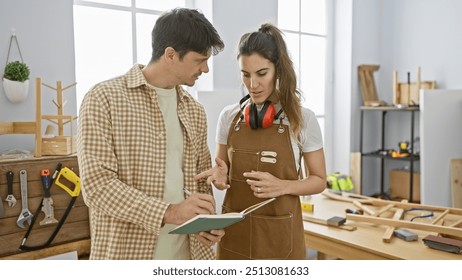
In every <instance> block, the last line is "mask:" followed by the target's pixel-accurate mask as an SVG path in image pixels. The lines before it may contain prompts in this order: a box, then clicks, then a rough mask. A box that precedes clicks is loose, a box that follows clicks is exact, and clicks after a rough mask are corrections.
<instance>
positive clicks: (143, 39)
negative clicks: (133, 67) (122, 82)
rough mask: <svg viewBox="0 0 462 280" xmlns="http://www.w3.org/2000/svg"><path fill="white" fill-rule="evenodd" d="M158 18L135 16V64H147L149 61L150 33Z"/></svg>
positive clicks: (147, 15)
mask: <svg viewBox="0 0 462 280" xmlns="http://www.w3.org/2000/svg"><path fill="white" fill-rule="evenodd" d="M158 17H159V16H157V15H151V14H137V15H136V45H137V49H136V51H137V62H138V63H141V64H144V65H146V64H148V63H149V61H150V60H151V55H152V46H151V32H152V28H153V27H154V24H155V23H156V20H157V18H158Z"/></svg>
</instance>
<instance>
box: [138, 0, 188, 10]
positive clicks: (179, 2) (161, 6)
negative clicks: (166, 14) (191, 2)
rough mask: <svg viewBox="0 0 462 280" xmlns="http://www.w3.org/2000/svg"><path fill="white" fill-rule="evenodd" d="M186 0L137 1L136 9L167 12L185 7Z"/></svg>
mask: <svg viewBox="0 0 462 280" xmlns="http://www.w3.org/2000/svg"><path fill="white" fill-rule="evenodd" d="M185 2H186V1H185V0H155V1H153V0H136V7H137V8H141V9H150V10H157V11H166V10H170V9H173V8H176V7H185Z"/></svg>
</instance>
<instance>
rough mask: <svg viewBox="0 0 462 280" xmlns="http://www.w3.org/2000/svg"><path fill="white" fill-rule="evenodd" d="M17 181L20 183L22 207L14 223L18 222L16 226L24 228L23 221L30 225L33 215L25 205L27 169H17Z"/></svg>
mask: <svg viewBox="0 0 462 280" xmlns="http://www.w3.org/2000/svg"><path fill="white" fill-rule="evenodd" d="M19 182H20V184H21V204H22V209H21V214H20V215H19V217H18V220H17V221H16V223H17V224H18V227H20V228H24V222H28V223H29V225H30V224H31V221H32V217H33V216H34V215H32V213H31V212H30V211H29V208H28V205H27V204H28V203H27V171H26V170H21V171H19Z"/></svg>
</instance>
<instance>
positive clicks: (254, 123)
mask: <svg viewBox="0 0 462 280" xmlns="http://www.w3.org/2000/svg"><path fill="white" fill-rule="evenodd" d="M249 98H250V95H247V96H245V97H244V98H242V99H241V101H240V102H239V103H240V104H241V108H242V103H244V102H245V101H247V100H248V99H249ZM281 113H282V109H281V110H279V112H278V113H277V114H276V109H275V108H274V105H273V103H271V101H269V100H266V101H265V103H263V107H262V108H261V110H260V112H258V109H257V105H256V104H255V103H252V102H249V103H248V104H247V105H245V107H244V112H243V115H244V121H245V123H246V124H247V126H249V127H250V128H252V129H257V128H267V127H270V126H271V125H272V124H273V122H274V120H276V119H277V118H278V117H279V115H280V114H281ZM241 118H242V116H241Z"/></svg>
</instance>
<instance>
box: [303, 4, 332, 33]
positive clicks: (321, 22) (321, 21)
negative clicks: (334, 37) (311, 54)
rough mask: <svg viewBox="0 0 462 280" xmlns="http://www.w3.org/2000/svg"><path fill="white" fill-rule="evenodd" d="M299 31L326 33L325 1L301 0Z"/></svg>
mask: <svg viewBox="0 0 462 280" xmlns="http://www.w3.org/2000/svg"><path fill="white" fill-rule="evenodd" d="M301 2H302V7H301V13H302V22H301V29H302V30H301V31H302V32H307V33H314V34H322V35H325V34H326V1H325V0H302V1H301Z"/></svg>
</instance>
